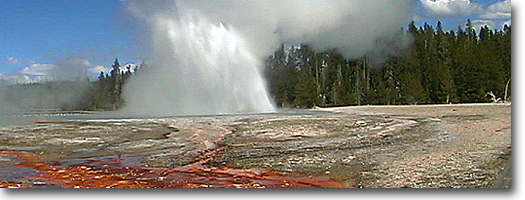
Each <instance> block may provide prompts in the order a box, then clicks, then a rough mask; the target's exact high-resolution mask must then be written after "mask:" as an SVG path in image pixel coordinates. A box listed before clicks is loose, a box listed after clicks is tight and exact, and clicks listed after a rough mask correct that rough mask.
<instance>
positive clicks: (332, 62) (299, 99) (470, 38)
mask: <svg viewBox="0 0 525 200" xmlns="http://www.w3.org/2000/svg"><path fill="white" fill-rule="evenodd" d="M407 33H408V34H410V35H411V36H412V38H413V40H414V42H413V43H412V44H411V45H410V46H409V47H408V48H406V49H405V50H404V51H406V52H405V53H404V54H402V55H401V56H390V57H388V59H387V60H386V61H385V62H383V63H381V64H374V62H373V60H372V57H373V56H371V55H370V54H366V55H365V56H363V57H362V58H359V59H352V60H345V59H344V58H343V57H342V55H341V54H340V53H338V52H337V50H328V51H324V52H317V53H316V52H314V51H313V50H312V49H310V48H309V47H308V45H301V48H291V49H285V47H284V45H282V46H281V48H280V49H279V50H278V51H277V52H276V53H275V54H274V55H273V56H271V57H270V58H268V60H267V65H266V76H267V78H268V84H269V87H270V93H271V94H272V96H273V97H274V98H275V101H276V102H277V105H279V106H283V107H312V106H336V105H362V104H442V103H470V102H490V101H492V100H491V98H490V97H489V96H487V93H489V92H492V93H493V94H494V95H495V96H496V97H498V98H501V99H504V98H505V95H507V96H506V97H507V99H506V100H507V101H508V100H510V96H511V87H510V84H508V83H510V77H511V27H509V26H505V27H504V30H491V29H490V28H488V27H487V26H485V27H482V28H481V29H480V31H479V34H477V33H476V31H475V30H474V28H473V26H472V23H471V22H470V20H468V21H467V23H466V25H465V29H463V28H461V27H459V28H458V30H457V31H452V30H451V31H449V32H445V31H444V30H443V28H442V23H441V22H438V23H437V26H436V28H435V29H434V28H433V27H432V26H431V25H429V24H426V23H425V24H424V25H423V26H422V27H416V26H415V24H414V23H411V24H410V25H409V27H408V30H407ZM507 85H508V86H507ZM505 92H506V93H505Z"/></svg>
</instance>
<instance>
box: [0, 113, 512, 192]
mask: <svg viewBox="0 0 525 200" xmlns="http://www.w3.org/2000/svg"><path fill="white" fill-rule="evenodd" d="M42 122H45V123H42ZM0 141H1V145H0V186H1V187H48V186H51V187H364V188H402V187H411V188H440V187H444V188H490V187H496V188H508V187H510V181H511V177H510V174H511V173H510V172H511V171H510V166H511V159H510V158H511V106H510V105H507V104H461V105H421V106H358V107H336V108H318V109H314V110H303V111H301V110H291V111H284V112H281V113H276V114H263V115H237V116H208V117H184V118H180V117H179V118H161V119H136V120H135V119H134V120H118V119H117V120H94V121H89V120H87V121H86V120H80V121H74V120H73V121H54V122H53V121H50V122H46V121H41V123H37V124H30V125H20V126H3V127H0Z"/></svg>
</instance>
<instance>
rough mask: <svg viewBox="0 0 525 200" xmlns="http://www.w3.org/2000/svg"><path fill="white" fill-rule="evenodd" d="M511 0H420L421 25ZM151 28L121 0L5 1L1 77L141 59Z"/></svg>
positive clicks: (479, 18) (505, 18)
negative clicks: (64, 66) (127, 10)
mask: <svg viewBox="0 0 525 200" xmlns="http://www.w3.org/2000/svg"><path fill="white" fill-rule="evenodd" d="M506 3H508V4H510V1H503V0H472V1H469V0H414V5H415V15H414V20H415V21H416V22H417V24H418V25H421V24H423V23H424V22H428V23H429V24H431V25H433V26H435V25H436V23H437V21H438V20H440V21H442V23H443V24H444V29H445V30H446V31H449V30H451V29H454V30H455V29H457V26H458V25H464V24H465V22H466V19H467V18H470V19H471V20H472V21H473V23H474V24H475V25H476V26H478V27H479V26H481V25H485V24H487V25H489V26H490V27H491V28H493V29H501V27H502V24H503V23H510V5H508V4H506ZM144 32H145V29H144V26H143V24H140V22H139V20H133V18H132V17H130V16H129V14H127V12H126V11H125V8H124V7H123V2H122V1H119V0H57V1H43V0H24V1H20V0H0V81H2V80H4V81H7V82H14V81H18V82H20V81H21V82H24V81H26V82H27V81H30V80H31V79H32V78H34V76H37V77H39V76H40V77H41V76H43V75H46V74H47V73H48V70H50V69H52V68H55V69H56V68H57V66H58V65H74V66H83V67H87V68H88V70H89V71H90V72H93V73H96V72H97V71H98V72H99V71H100V70H108V69H109V66H111V63H112V62H113V60H114V59H115V57H118V58H119V59H120V61H121V62H122V63H127V62H131V63H138V62H141V60H143V59H149V58H150V56H151V55H149V52H148V51H147V50H146V49H147V48H144V45H145V44H146V42H145V40H147V37H144V36H145V34H144Z"/></svg>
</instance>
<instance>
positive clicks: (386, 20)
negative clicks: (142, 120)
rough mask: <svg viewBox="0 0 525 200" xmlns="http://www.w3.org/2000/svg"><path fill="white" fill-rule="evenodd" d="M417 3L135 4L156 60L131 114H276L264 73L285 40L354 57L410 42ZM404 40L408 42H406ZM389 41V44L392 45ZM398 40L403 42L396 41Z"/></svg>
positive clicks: (131, 99)
mask: <svg viewBox="0 0 525 200" xmlns="http://www.w3.org/2000/svg"><path fill="white" fill-rule="evenodd" d="M412 4H413V2H412V1H410V0H405V1H399V0H371V1H359V0H351V1H339V0H322V1H321V0H317V1H316V0H295V1H293V0H292V1H277V0H275V1H272V0H269V1H266V0H265V1H233V0H225V1H204V0H201V1H154V2H151V1H144V2H143V1H129V2H127V3H126V5H127V7H128V10H129V11H130V12H131V13H132V14H133V15H134V16H135V17H137V18H139V19H141V20H144V21H146V22H148V24H149V25H150V27H151V33H152V41H153V43H154V45H153V48H154V49H153V52H154V54H153V55H154V61H153V63H151V65H150V66H151V67H150V68H148V69H145V70H143V71H141V72H139V74H138V75H137V76H136V77H134V78H133V79H132V80H130V82H129V83H128V84H127V85H126V88H124V95H125V96H124V98H125V99H126V101H127V107H126V111H128V112H131V113H133V114H146V115H189V114H218V113H238V112H268V111H273V109H274V108H273V106H272V103H271V102H270V100H269V99H270V98H269V97H268V94H267V92H266V89H265V88H266V87H265V81H264V80H263V78H262V76H261V71H262V67H263V65H262V64H263V62H262V61H263V59H264V58H265V57H267V56H269V55H271V54H272V53H273V52H274V50H275V49H276V48H277V47H278V46H279V45H280V43H281V42H291V43H307V44H310V45H311V46H312V47H313V48H314V49H315V50H318V51H322V50H325V49H329V48H337V49H339V50H340V51H341V52H342V53H343V55H345V56H346V57H348V58H355V57H359V56H362V55H364V54H365V53H368V52H372V53H385V52H386V53H388V52H389V50H390V49H391V48H390V47H389V46H392V45H394V46H403V45H406V44H408V41H409V40H408V39H406V37H403V36H402V31H401V29H402V28H403V27H406V25H407V24H408V23H409V21H410V20H411V19H412V16H413V15H412V10H413V9H412V6H413V5H412ZM400 38H401V39H400ZM385 41H386V42H385ZM391 41H396V42H391Z"/></svg>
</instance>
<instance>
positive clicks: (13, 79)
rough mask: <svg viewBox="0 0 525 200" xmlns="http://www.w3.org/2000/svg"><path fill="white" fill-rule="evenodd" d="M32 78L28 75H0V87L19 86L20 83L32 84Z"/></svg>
mask: <svg viewBox="0 0 525 200" xmlns="http://www.w3.org/2000/svg"><path fill="white" fill-rule="evenodd" d="M30 82H31V78H30V77H29V76H27V75H22V74H14V75H4V74H2V73H0V85H1V84H18V83H30Z"/></svg>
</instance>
